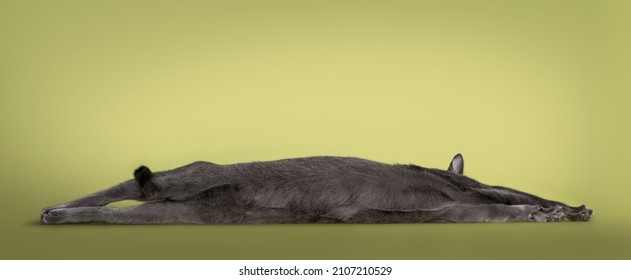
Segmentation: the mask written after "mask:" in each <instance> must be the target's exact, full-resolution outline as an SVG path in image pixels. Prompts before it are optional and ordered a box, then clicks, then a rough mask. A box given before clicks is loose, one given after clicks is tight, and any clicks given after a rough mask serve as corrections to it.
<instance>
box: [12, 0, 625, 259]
mask: <svg viewBox="0 0 631 280" xmlns="http://www.w3.org/2000/svg"><path fill="white" fill-rule="evenodd" d="M630 18H631V5H629V2H628V1H392V0H389V1H359V0H358V1H340V0H330V1H296V0H287V1H277V0H271V1H254V0H253V1H240V0H237V1H235V0H226V1H6V0H1V1H0V38H1V39H0V40H1V43H0V116H1V118H0V125H1V127H0V128H1V132H2V134H1V138H0V152H1V161H0V164H1V166H0V186H1V189H0V198H1V200H0V218H1V220H0V222H1V225H0V227H1V228H0V229H1V232H2V237H1V238H0V247H1V248H2V249H1V250H0V258H2V259H267V258H280V259H470V258H471V259H505V258H511V259H619V258H625V259H628V258H631V239H630V238H629V236H631V219H630V217H629V214H628V213H629V212H630V211H631V206H630V203H629V198H630V195H631V190H630V189H631V186H629V183H630V181H631V180H630V175H629V174H630V173H629V171H628V169H629V166H631V161H630V158H631V157H630V155H631V146H630V145H629V143H631V141H630V140H631V139H630V136H631V131H630V129H629V122H630V120H631V113H630V111H629V107H630V104H631V96H630V95H631V82H630V81H631V79H630V77H631V71H630V70H631V52H629V50H630V49H631V40H630V38H629V34H631V20H630ZM457 152H460V153H462V154H463V155H464V157H465V161H466V169H465V173H466V174H467V175H469V176H471V177H473V178H476V179H478V180H480V181H482V182H486V183H490V184H498V185H504V186H510V187H515V188H518V189H521V190H524V191H527V192H531V193H535V194H538V195H541V196H544V197H547V198H550V199H556V200H561V201H565V202H567V203H569V204H574V205H580V204H586V205H588V206H589V207H591V208H593V209H594V211H595V213H596V215H595V217H594V218H593V220H592V221H590V222H588V223H570V222H563V223H510V224H457V225H440V224H411V225H222V226H213V225H208V226H190V225H169V226H120V225H67V226H42V225H39V210H40V209H41V208H43V207H45V206H48V205H52V204H58V203H62V202H65V201H68V200H71V199H74V198H77V197H79V196H82V195H85V194H87V193H90V192H94V191H97V190H100V189H102V188H105V187H109V186H111V185H114V184H116V183H118V182H120V181H123V180H126V179H130V178H131V173H132V171H133V169H134V168H136V167H137V166H139V165H140V164H145V165H147V166H149V167H151V168H152V169H153V170H164V169H170V168H174V167H177V166H180V165H183V164H186V163H189V162H192V161H195V160H207V161H212V162H216V163H222V164H227V163H236V162H245V161H255V160H272V159H279V158H287V157H299V156H310V155H336V156H356V157H363V158H369V159H373V160H378V161H382V162H387V163H394V162H399V163H415V164H419V165H423V166H428V167H441V168H446V167H447V165H448V163H449V160H450V159H451V157H452V156H453V155H454V154H455V153H457ZM125 205H129V204H119V206H125Z"/></svg>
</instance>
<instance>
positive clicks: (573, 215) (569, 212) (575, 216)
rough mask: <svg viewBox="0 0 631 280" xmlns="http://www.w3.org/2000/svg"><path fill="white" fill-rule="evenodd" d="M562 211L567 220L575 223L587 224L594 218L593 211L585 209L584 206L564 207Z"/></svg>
mask: <svg viewBox="0 0 631 280" xmlns="http://www.w3.org/2000/svg"><path fill="white" fill-rule="evenodd" d="M563 210H564V212H565V216H566V217H567V219H568V220H570V221H575V222H587V221H589V220H590V219H591V218H592V216H594V211H592V209H589V208H587V207H585V205H581V206H580V207H575V208H572V207H566V208H565V209H563Z"/></svg>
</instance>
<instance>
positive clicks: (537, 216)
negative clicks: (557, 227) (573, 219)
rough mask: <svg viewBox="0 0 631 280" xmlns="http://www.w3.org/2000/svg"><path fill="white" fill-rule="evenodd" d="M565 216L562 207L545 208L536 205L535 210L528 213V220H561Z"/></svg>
mask: <svg viewBox="0 0 631 280" xmlns="http://www.w3.org/2000/svg"><path fill="white" fill-rule="evenodd" d="M564 218H565V214H564V213H563V210H562V209H561V207H550V208H543V207H540V206H535V211H534V212H532V213H530V215H528V220H530V221H533V222H560V221H563V219H564Z"/></svg>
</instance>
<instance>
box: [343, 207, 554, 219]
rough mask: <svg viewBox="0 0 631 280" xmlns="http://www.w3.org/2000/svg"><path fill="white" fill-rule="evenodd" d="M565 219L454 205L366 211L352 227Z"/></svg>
mask: <svg viewBox="0 0 631 280" xmlns="http://www.w3.org/2000/svg"><path fill="white" fill-rule="evenodd" d="M563 218H564V214H563V212H562V211H561V208H560V207H550V208H543V207H541V206H538V205H504V204H480V205H471V204H453V205H447V206H444V207H440V208H436V209H425V210H414V211H384V210H364V211H360V212H358V213H357V214H356V215H355V216H353V217H352V218H350V219H349V220H348V221H347V222H348V223H435V222H438V223H440V222H448V223H499V222H559V221H562V220H563Z"/></svg>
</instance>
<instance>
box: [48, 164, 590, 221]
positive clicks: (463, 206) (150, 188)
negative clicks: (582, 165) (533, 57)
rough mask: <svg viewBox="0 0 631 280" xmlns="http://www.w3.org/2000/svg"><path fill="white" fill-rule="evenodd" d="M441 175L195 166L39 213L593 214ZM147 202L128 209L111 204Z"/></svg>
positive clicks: (397, 169) (554, 217) (296, 217)
mask: <svg viewBox="0 0 631 280" xmlns="http://www.w3.org/2000/svg"><path fill="white" fill-rule="evenodd" d="M463 168H464V161H463V158H462V156H461V155H460V154H458V155H456V156H455V157H454V158H453V160H452V162H451V163H450V165H449V168H448V170H447V171H445V170H438V169H429V168H424V167H420V166H416V165H400V164H393V165H392V164H384V163H379V162H375V161H370V160H365V159H359V158H350V157H308V158H295V159H284V160H277V161H268V162H252V163H239V164H230V165H218V164H214V163H210V162H195V163H192V164H189V165H186V166H183V167H180V168H177V169H173V170H169V171H164V172H156V173H152V172H151V171H150V170H149V169H148V168H147V167H144V166H142V167H140V168H139V169H137V170H136V172H134V177H135V179H132V180H128V181H125V182H123V183H121V184H119V185H117V186H114V187H112V188H110V189H106V190H103V191H100V192H97V193H94V194H91V195H88V196H86V197H83V198H80V199H77V200H74V201H71V202H69V203H66V204H63V205H58V206H53V207H48V208H45V209H43V210H42V212H41V222H42V223H43V224H64V223H84V222H105V223H119V224H180V223H186V224H244V223H253V224H256V223H340V222H341V223H427V222H455V223H468V222H522V221H523V222H527V221H537V222H551V221H554V222H556V221H562V220H564V219H568V220H570V221H587V220H589V219H590V218H591V216H592V210H590V209H587V208H585V206H580V207H570V206H568V205H566V204H564V203H561V202H557V201H552V200H546V199H543V198H540V197H537V196H534V195H531V194H528V193H524V192H520V191H517V190H513V189H509V188H505V187H496V186H488V185H485V184H482V183H480V182H478V181H476V180H473V179H471V178H469V177H466V176H464V175H462V172H463ZM130 199H131V200H140V201H146V203H144V204H142V205H139V206H135V207H127V208H110V207H107V206H106V205H107V204H109V203H111V202H115V201H120V200H130Z"/></svg>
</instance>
